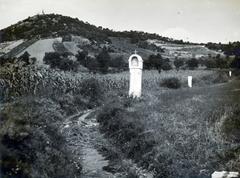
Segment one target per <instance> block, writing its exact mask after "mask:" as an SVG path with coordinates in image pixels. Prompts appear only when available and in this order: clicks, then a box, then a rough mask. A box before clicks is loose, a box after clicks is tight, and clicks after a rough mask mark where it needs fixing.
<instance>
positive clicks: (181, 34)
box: [0, 0, 240, 42]
mask: <svg viewBox="0 0 240 178" xmlns="http://www.w3.org/2000/svg"><path fill="white" fill-rule="evenodd" d="M42 10H44V11H45V13H58V14H63V15H67V16H71V17H78V18H79V19H80V20H83V21H87V22H89V23H91V24H94V25H97V26H103V27H107V28H110V29H114V30H121V31H122V30H140V31H146V32H153V33H158V34H160V35H162V36H167V37H173V38H176V39H183V40H185V41H192V42H209V41H212V42H228V41H237V40H238V41H240V0H0V29H2V28H5V27H7V26H9V25H11V24H14V23H16V22H18V21H19V20H23V19H25V18H27V17H28V16H32V15H35V14H37V13H41V11H42Z"/></svg>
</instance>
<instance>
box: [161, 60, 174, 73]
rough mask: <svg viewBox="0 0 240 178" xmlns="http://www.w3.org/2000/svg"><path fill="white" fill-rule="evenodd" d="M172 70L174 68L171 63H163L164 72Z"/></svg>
mask: <svg viewBox="0 0 240 178" xmlns="http://www.w3.org/2000/svg"><path fill="white" fill-rule="evenodd" d="M171 69H172V66H171V64H170V63H169V62H165V63H163V65H162V70H165V71H168V70H171Z"/></svg>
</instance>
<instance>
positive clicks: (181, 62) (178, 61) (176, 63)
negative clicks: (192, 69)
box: [173, 59, 184, 70]
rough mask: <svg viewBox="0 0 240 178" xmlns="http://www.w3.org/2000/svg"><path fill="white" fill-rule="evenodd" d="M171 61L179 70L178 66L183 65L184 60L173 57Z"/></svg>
mask: <svg viewBox="0 0 240 178" xmlns="http://www.w3.org/2000/svg"><path fill="white" fill-rule="evenodd" d="M173 63H174V65H175V67H176V69H177V70H179V68H180V67H181V66H183V65H184V61H183V60H182V59H175V61H174V62H173Z"/></svg>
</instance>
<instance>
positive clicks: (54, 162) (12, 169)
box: [0, 98, 81, 178]
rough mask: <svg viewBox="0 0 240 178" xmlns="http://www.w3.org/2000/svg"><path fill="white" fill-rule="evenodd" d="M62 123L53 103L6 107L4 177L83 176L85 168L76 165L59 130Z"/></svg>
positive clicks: (0, 116)
mask: <svg viewBox="0 0 240 178" xmlns="http://www.w3.org/2000/svg"><path fill="white" fill-rule="evenodd" d="M62 121H63V115H62V113H61V109H60V108H59V105H57V104H56V103H54V102H52V101H50V100H45V99H36V100H35V99H31V98H27V99H25V100H19V101H17V102H14V103H8V104H7V105H5V107H4V108H2V109H1V112H0V141H1V142H0V153H1V157H0V167H1V176H3V177H18V178H35V177H39V178H59V177H75V176H80V172H81V165H79V164H78V165H76V163H74V162H73V161H72V154H71V153H70V152H69V150H68V148H67V146H66V145H65V140H64V137H63V136H62V135H61V133H60V130H59V126H60V125H61V124H62ZM63 168H64V169H63ZM66 169H67V170H68V171H65V170H66Z"/></svg>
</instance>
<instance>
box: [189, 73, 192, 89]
mask: <svg viewBox="0 0 240 178" xmlns="http://www.w3.org/2000/svg"><path fill="white" fill-rule="evenodd" d="M188 87H189V88H192V76H188Z"/></svg>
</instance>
